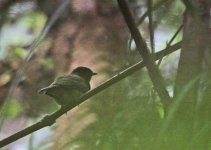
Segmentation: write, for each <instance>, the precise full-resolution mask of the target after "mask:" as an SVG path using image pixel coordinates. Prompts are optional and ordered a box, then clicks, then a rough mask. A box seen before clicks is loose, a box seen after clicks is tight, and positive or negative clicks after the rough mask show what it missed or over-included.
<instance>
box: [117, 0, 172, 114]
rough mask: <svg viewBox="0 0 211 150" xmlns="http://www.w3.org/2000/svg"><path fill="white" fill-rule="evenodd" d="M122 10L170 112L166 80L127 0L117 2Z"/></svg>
mask: <svg viewBox="0 0 211 150" xmlns="http://www.w3.org/2000/svg"><path fill="white" fill-rule="evenodd" d="M117 1H118V4H119V7H120V10H121V11H122V14H123V17H124V19H125V21H126V23H127V25H128V28H129V30H130V32H131V35H132V36H133V39H134V41H135V43H136V47H137V50H138V51H139V53H140V54H141V56H142V58H143V61H144V62H145V63H146V67H147V69H148V73H149V76H150V78H151V80H152V83H153V86H154V87H155V90H156V91H157V92H158V95H159V97H160V99H161V102H162V103H163V106H164V110H165V112H168V109H169V106H170V104H171V103H172V100H171V97H170V96H169V94H168V91H167V90H166V88H165V84H164V79H163V77H162V76H161V73H160V71H159V69H158V67H157V66H156V64H155V62H154V61H153V57H152V55H150V53H149V50H148V48H147V45H146V42H145V41H144V39H143V38H142V36H141V34H140V32H139V30H138V28H137V26H136V24H135V21H134V19H133V16H132V13H131V11H130V9H129V7H128V4H127V2H126V1H125V0H117Z"/></svg>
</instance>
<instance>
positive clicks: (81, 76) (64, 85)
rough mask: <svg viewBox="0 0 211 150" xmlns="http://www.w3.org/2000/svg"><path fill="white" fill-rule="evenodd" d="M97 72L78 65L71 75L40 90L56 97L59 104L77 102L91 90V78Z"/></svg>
mask: <svg viewBox="0 0 211 150" xmlns="http://www.w3.org/2000/svg"><path fill="white" fill-rule="evenodd" d="M93 75H96V73H94V72H92V70H90V69H89V68H86V67H77V68H76V69H74V70H73V71H72V72H71V73H70V74H69V75H65V76H61V77H58V78H56V79H55V81H54V82H53V83H51V84H50V85H49V86H47V87H45V88H42V89H40V90H39V91H38V92H39V93H41V94H46V95H49V96H51V97H53V98H54V99H55V101H56V102H57V103H58V104H59V105H66V104H67V103H72V104H73V105H74V104H77V102H76V101H75V100H77V99H78V98H79V97H80V96H81V95H82V94H83V93H85V92H87V91H89V90H90V83H89V82H90V80H91V77H92V76H93Z"/></svg>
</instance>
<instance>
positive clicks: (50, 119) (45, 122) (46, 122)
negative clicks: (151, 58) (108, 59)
mask: <svg viewBox="0 0 211 150" xmlns="http://www.w3.org/2000/svg"><path fill="white" fill-rule="evenodd" d="M181 43H182V42H181V41H180V42H178V43H177V44H174V45H172V46H169V47H167V48H166V49H164V50H161V51H160V52H157V53H155V59H156V60H158V59H160V58H161V57H163V56H166V55H168V54H170V53H172V52H174V51H176V50H178V49H180V48H181ZM143 67H145V63H144V62H142V61H141V62H138V63H137V64H135V65H133V66H131V67H129V68H127V69H126V70H124V71H122V72H120V73H119V74H117V75H115V76H114V77H112V78H110V79H109V80H107V81H105V82H104V83H102V84H101V85H100V86H98V87H97V88H95V89H93V90H91V91H89V92H87V93H86V94H84V95H83V96H81V97H80V99H79V101H78V104H77V105H79V104H80V103H82V102H84V101H85V100H87V99H88V98H90V97H92V96H94V95H96V94H98V93H100V92H101V91H103V90H105V89H106V88H108V87H110V86H111V85H113V84H115V83H117V82H119V81H120V80H122V79H124V78H126V77H128V76H129V75H131V74H133V73H134V72H136V71H138V70H139V69H141V68H143ZM74 107H75V106H73V105H66V106H64V107H62V108H61V109H59V110H58V111H56V112H54V113H52V114H51V115H47V116H45V117H44V118H43V119H42V120H41V121H40V122H38V123H36V124H34V125H32V126H30V127H27V128H25V129H23V130H21V131H19V132H17V133H15V134H13V135H11V136H9V137H7V138H5V139H3V140H1V141H0V148H1V147H4V146H6V145H8V144H10V143H12V142H14V141H16V140H18V139H20V138H22V137H24V136H26V135H29V134H31V133H33V132H35V131H37V130H39V129H41V128H44V127H47V126H51V125H53V124H54V123H55V122H56V119H57V118H58V117H60V116H62V115H63V114H65V113H67V112H68V111H69V110H70V109H72V108H74Z"/></svg>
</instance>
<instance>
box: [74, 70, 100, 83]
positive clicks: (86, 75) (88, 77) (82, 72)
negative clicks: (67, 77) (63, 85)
mask: <svg viewBox="0 0 211 150" xmlns="http://www.w3.org/2000/svg"><path fill="white" fill-rule="evenodd" d="M71 74H77V75H79V76H81V77H82V78H84V79H85V80H86V81H87V82H89V81H90V80H91V77H92V76H94V75H96V74H97V73H94V72H93V71H92V70H91V69H89V68H87V67H77V68H75V69H74V70H73V71H72V72H71Z"/></svg>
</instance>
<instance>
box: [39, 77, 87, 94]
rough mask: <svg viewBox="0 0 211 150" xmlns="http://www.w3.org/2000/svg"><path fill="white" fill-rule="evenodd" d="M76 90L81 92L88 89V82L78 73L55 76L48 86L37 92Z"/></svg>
mask: <svg viewBox="0 0 211 150" xmlns="http://www.w3.org/2000/svg"><path fill="white" fill-rule="evenodd" d="M63 89H68V90H77V91H80V92H82V93H84V92H86V91H88V90H89V89H90V85H89V83H87V82H86V81H85V80H84V79H83V78H81V77H80V76H78V75H72V74H71V75H66V76H61V77H58V78H56V80H55V81H54V82H53V83H52V84H50V85H49V86H48V87H45V88H42V89H41V90H40V91H39V93H47V92H50V91H54V90H63Z"/></svg>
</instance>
